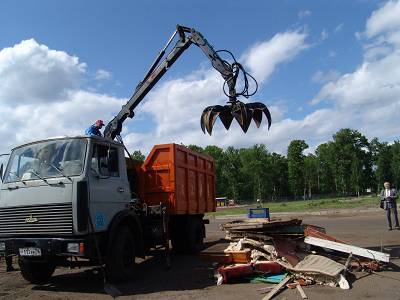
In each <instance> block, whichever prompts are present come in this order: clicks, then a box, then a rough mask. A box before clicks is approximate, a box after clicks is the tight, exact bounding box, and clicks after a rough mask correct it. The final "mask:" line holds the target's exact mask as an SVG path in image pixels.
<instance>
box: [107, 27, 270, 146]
mask: <svg viewBox="0 0 400 300" xmlns="http://www.w3.org/2000/svg"><path fill="white" fill-rule="evenodd" d="M177 34H178V35H179V40H178V42H177V43H176V44H175V46H174V47H173V49H172V50H171V52H169V54H168V55H167V56H166V57H165V58H164V60H163V61H162V62H161V63H160V61H161V59H162V58H163V57H164V56H165V53H166V50H167V48H168V47H169V45H170V44H171V42H172V41H173V39H174V38H175V36H176V35H177ZM191 44H195V45H196V46H198V47H199V48H200V49H201V50H202V51H203V52H204V54H205V55H206V56H207V57H208V58H209V59H210V61H211V64H212V65H213V67H214V68H215V69H216V70H217V71H218V72H219V73H221V75H222V77H223V78H224V80H225V83H226V84H227V86H228V93H227V96H228V98H229V100H228V102H229V105H226V106H221V105H215V106H209V107H207V108H206V109H205V110H204V111H203V114H202V117H201V127H202V129H203V131H204V132H205V129H206V130H207V131H208V133H209V134H211V131H212V126H213V125H214V123H215V121H216V118H217V117H218V116H219V117H220V118H221V121H222V123H223V124H224V126H225V127H226V129H228V128H229V126H230V124H231V122H232V120H233V118H235V119H236V120H237V121H238V122H239V124H240V126H241V127H242V129H243V130H244V131H245V132H246V131H247V129H248V127H249V125H250V122H251V119H252V118H253V119H254V120H255V123H256V125H257V127H258V126H259V125H260V122H261V119H262V113H263V112H264V113H265V115H266V117H267V119H268V124H269V126H270V124H271V116H270V113H269V111H268V109H267V107H266V106H265V105H264V104H262V103H259V102H257V103H249V104H244V103H242V102H240V101H238V100H237V97H238V96H239V95H243V96H245V97H247V96H249V95H248V94H247V95H246V94H243V92H242V93H240V94H237V92H236V81H237V78H238V75H239V72H240V71H243V72H244V74H247V73H246V72H245V71H244V69H243V67H242V65H240V64H239V63H238V62H236V61H235V62H234V63H232V64H230V63H228V62H227V61H225V60H223V59H222V58H221V57H220V56H219V54H218V51H215V50H214V48H213V47H212V46H211V45H210V44H209V43H208V41H207V40H206V39H205V38H204V37H203V36H202V34H201V33H200V32H198V31H196V30H195V29H191V28H188V27H184V26H180V25H177V29H176V31H175V32H174V34H173V35H172V36H171V38H170V39H169V40H168V42H167V44H166V45H165V47H164V48H163V49H162V50H161V51H160V53H159V54H158V56H157V58H156V59H155V61H154V62H153V64H152V65H151V67H150V69H149V70H148V71H147V73H146V75H145V76H144V78H143V80H142V81H141V82H140V83H139V84H138V86H137V87H136V89H135V92H134V94H133V96H132V97H131V98H130V99H129V101H128V102H127V103H126V104H125V105H124V106H123V107H122V109H121V111H120V112H119V113H118V114H117V115H116V116H115V117H114V118H113V119H112V120H111V121H110V122H109V123H108V124H107V126H106V128H105V130H104V136H105V137H107V138H110V139H114V138H115V137H117V136H119V135H120V133H121V130H122V124H123V123H124V121H125V120H126V119H127V118H128V117H129V118H133V116H134V109H135V108H136V107H137V106H138V105H139V103H140V102H141V101H142V100H143V98H144V97H145V96H146V95H147V93H148V92H150V90H151V89H152V88H153V87H154V85H155V84H156V83H157V82H158V81H159V80H160V79H161V77H162V76H163V75H164V74H165V73H166V72H167V70H168V69H169V68H170V67H171V66H172V65H173V64H174V62H175V61H176V60H177V59H178V58H179V57H180V56H181V55H182V53H183V52H184V51H185V50H186V49H188V48H189V46H190V45H191ZM268 128H269V127H268Z"/></svg>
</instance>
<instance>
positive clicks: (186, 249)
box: [171, 217, 204, 254]
mask: <svg viewBox="0 0 400 300" xmlns="http://www.w3.org/2000/svg"><path fill="white" fill-rule="evenodd" d="M179 225H180V226H175V228H173V230H174V233H173V235H172V238H171V243H172V248H173V249H174V251H175V252H176V253H179V254H193V253H197V252H199V251H200V250H201V248H202V246H203V238H204V224H203V222H202V219H201V218H198V217H191V218H188V219H187V220H186V222H184V224H181V223H179Z"/></svg>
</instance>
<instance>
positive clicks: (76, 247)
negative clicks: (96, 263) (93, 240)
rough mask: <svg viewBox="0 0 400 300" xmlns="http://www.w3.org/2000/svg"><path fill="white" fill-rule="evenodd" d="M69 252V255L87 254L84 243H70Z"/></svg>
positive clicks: (68, 245)
mask: <svg viewBox="0 0 400 300" xmlns="http://www.w3.org/2000/svg"><path fill="white" fill-rule="evenodd" d="M67 252H69V253H80V254H83V253H85V244H84V243H68V244H67Z"/></svg>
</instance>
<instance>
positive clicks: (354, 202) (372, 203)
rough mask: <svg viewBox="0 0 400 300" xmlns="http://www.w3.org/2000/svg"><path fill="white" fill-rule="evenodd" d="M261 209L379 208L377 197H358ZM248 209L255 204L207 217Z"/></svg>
mask: <svg viewBox="0 0 400 300" xmlns="http://www.w3.org/2000/svg"><path fill="white" fill-rule="evenodd" d="M262 206H263V207H268V208H269V211H270V212H272V213H274V212H275V213H276V212H303V211H318V210H324V209H338V208H339V209H340V208H368V207H379V198H378V197H359V198H333V199H321V200H300V201H291V202H269V203H263V205H262ZM249 207H256V204H253V205H248V206H246V207H232V208H222V209H218V208H217V211H216V212H213V213H208V214H207V215H208V216H224V215H240V214H247V211H248V208H249Z"/></svg>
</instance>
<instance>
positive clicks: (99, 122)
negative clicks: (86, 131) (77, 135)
mask: <svg viewBox="0 0 400 300" xmlns="http://www.w3.org/2000/svg"><path fill="white" fill-rule="evenodd" d="M96 125H98V126H101V127H103V126H104V122H103V120H97V121H96Z"/></svg>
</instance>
